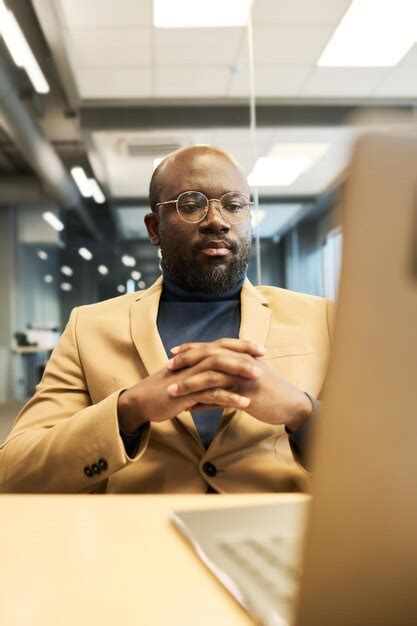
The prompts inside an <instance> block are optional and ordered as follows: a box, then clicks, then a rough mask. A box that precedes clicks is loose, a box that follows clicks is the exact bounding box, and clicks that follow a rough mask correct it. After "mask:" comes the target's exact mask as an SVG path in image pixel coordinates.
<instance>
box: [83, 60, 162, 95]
mask: <svg viewBox="0 0 417 626" xmlns="http://www.w3.org/2000/svg"><path fill="white" fill-rule="evenodd" d="M76 78H77V84H78V88H79V91H80V96H81V98H83V99H85V98H90V99H95V98H112V99H118V100H119V99H121V98H147V97H150V96H151V95H152V93H151V90H152V87H151V84H152V83H151V70H150V69H149V68H147V69H123V68H117V69H111V68H94V69H87V68H84V69H83V68H80V69H78V70H77V71H76Z"/></svg>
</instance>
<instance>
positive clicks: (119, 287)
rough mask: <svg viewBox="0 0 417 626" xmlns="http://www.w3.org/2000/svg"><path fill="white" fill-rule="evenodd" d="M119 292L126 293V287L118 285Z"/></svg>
mask: <svg viewBox="0 0 417 626" xmlns="http://www.w3.org/2000/svg"><path fill="white" fill-rule="evenodd" d="M117 291H118V292H119V293H124V292H125V291H126V287H125V286H124V285H117Z"/></svg>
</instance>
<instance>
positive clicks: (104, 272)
mask: <svg viewBox="0 0 417 626" xmlns="http://www.w3.org/2000/svg"><path fill="white" fill-rule="evenodd" d="M97 269H98V271H99V272H100V274H102V275H103V276H106V275H107V274H108V273H109V268H108V267H107V265H99V266H98V268H97Z"/></svg>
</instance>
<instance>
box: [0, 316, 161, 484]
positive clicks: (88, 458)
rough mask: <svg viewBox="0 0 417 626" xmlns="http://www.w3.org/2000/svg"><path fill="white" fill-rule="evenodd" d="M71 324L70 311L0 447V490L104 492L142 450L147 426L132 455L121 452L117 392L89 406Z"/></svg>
mask: <svg viewBox="0 0 417 626" xmlns="http://www.w3.org/2000/svg"><path fill="white" fill-rule="evenodd" d="M76 321H77V309H74V310H73V311H72V313H71V316H70V319H69V321H68V324H67V326H66V328H65V330H64V333H63V334H62V336H61V338H60V340H59V342H58V344H57V345H56V347H55V349H54V351H53V353H52V356H51V358H50V360H49V362H48V365H47V367H46V369H45V373H44V375H43V378H42V380H41V382H40V383H39V385H38V386H37V388H36V393H35V395H34V396H33V398H32V399H31V400H30V401H29V402H28V403H27V404H26V405H25V406H24V408H23V409H22V411H21V412H20V414H19V415H18V417H17V418H16V421H15V424H14V426H13V428H12V431H11V433H10V435H9V437H8V438H7V440H6V441H5V442H4V443H3V444H2V445H1V446H0V492H3V493H7V492H9V493H10V492H12V493H90V492H91V493H97V492H103V491H105V483H106V479H107V478H108V477H109V476H110V475H111V474H113V473H114V472H117V471H119V470H120V469H122V468H123V467H124V466H126V465H128V464H130V463H132V462H134V461H136V460H137V459H139V457H140V456H141V455H142V454H143V452H144V451H145V449H146V447H147V444H148V440H149V425H147V428H145V429H144V431H143V432H142V437H141V441H140V445H139V448H138V450H137V451H136V454H135V457H134V458H133V459H132V458H130V457H129V456H128V455H127V453H126V451H125V448H124V445H123V442H122V440H121V438H120V434H119V424H118V419H117V400H118V397H119V395H120V393H121V392H122V391H123V390H122V389H120V390H118V391H116V392H114V393H112V394H111V395H109V396H108V397H107V398H104V399H103V400H101V401H100V402H97V403H96V404H93V403H92V400H91V397H90V394H89V392H88V387H87V384H86V379H85V376H84V372H83V368H82V364H81V362H80V358H79V353H78V348H77V339H76Z"/></svg>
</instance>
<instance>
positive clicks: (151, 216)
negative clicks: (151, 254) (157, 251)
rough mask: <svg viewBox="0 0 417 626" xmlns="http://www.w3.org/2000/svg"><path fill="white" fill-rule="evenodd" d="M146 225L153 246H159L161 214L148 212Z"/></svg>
mask: <svg viewBox="0 0 417 626" xmlns="http://www.w3.org/2000/svg"><path fill="white" fill-rule="evenodd" d="M145 226H146V228H147V231H148V235H149V240H150V242H151V244H152V245H153V246H159V216H158V214H157V213H155V212H154V211H152V213H147V214H146V215H145Z"/></svg>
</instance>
